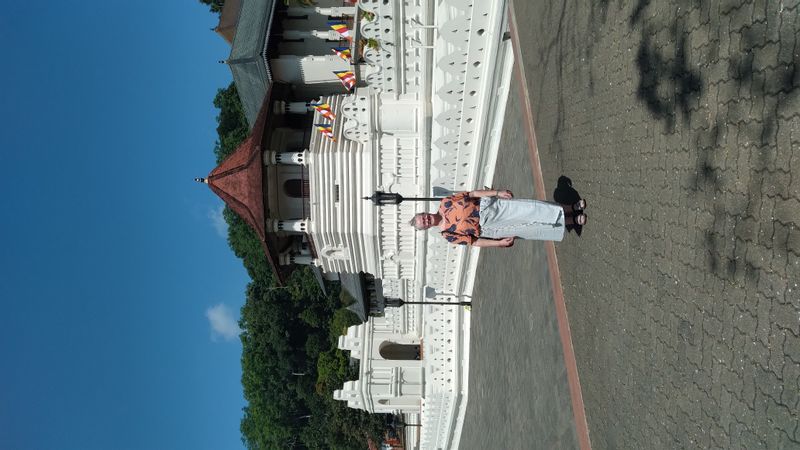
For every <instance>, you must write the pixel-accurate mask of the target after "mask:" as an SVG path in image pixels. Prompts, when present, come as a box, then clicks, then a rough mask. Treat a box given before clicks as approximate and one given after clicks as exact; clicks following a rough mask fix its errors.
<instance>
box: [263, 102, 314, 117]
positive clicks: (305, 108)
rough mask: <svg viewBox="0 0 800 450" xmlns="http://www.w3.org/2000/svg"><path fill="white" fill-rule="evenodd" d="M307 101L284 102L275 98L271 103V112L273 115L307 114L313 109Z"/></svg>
mask: <svg viewBox="0 0 800 450" xmlns="http://www.w3.org/2000/svg"><path fill="white" fill-rule="evenodd" d="M313 109H314V108H312V107H311V106H310V105H309V104H308V103H307V102H286V101H283V100H277V101H275V103H273V105H272V112H273V113H275V115H278V116H282V115H284V114H308V112H309V111H311V110H313Z"/></svg>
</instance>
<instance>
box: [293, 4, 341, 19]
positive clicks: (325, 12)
mask: <svg viewBox="0 0 800 450" xmlns="http://www.w3.org/2000/svg"><path fill="white" fill-rule="evenodd" d="M311 13H316V14H319V15H321V16H329V17H344V16H351V17H352V16H355V15H356V7H355V6H332V7H328V8H323V7H319V6H316V7H315V6H290V7H289V8H287V9H286V14H287V15H288V16H289V18H292V17H302V16H307V15H309V14H311Z"/></svg>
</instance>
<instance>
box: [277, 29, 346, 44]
mask: <svg viewBox="0 0 800 450" xmlns="http://www.w3.org/2000/svg"><path fill="white" fill-rule="evenodd" d="M283 39H284V40H286V41H289V42H291V41H299V40H302V39H326V40H329V41H339V40H341V39H342V36H341V35H340V34H339V33H338V32H336V31H334V30H285V31H284V32H283Z"/></svg>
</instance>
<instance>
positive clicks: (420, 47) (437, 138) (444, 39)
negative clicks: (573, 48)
mask: <svg viewBox="0 0 800 450" xmlns="http://www.w3.org/2000/svg"><path fill="white" fill-rule="evenodd" d="M358 7H359V8H361V9H363V10H365V11H369V12H372V13H374V15H375V20H373V21H371V22H365V21H362V22H361V24H360V26H359V32H360V34H361V36H363V37H365V38H372V39H375V40H377V41H378V43H379V46H380V48H379V49H368V50H367V51H366V52H365V55H364V59H365V60H366V63H367V64H366V67H363V68H362V69H361V72H362V73H363V80H364V81H366V83H367V87H364V88H360V89H358V91H357V92H356V93H355V94H354V95H351V96H349V97H347V98H344V99H342V100H341V101H340V108H341V114H342V116H341V117H343V118H344V120H343V121H341V124H340V125H339V127H341V128H339V129H337V133H339V135H340V136H342V137H344V138H347V140H350V141H351V142H356V143H358V144H359V145H360V147H359V149H360V150H359V151H360V152H362V153H363V154H364V155H365V159H364V162H363V164H364V165H363V166H362V168H368V170H367V171H365V172H362V173H361V175H362V177H364V178H363V179H361V180H353V183H354V184H356V185H358V186H359V189H360V192H358V193H354V194H353V195H358V196H359V197H361V196H366V195H370V194H371V193H372V192H373V191H374V190H383V191H387V192H398V193H401V194H402V195H404V196H425V197H427V196H430V195H431V193H432V189H433V187H436V186H438V187H443V188H446V189H450V190H454V191H459V190H470V189H475V188H480V187H482V186H483V185H484V184H491V181H492V173H493V168H494V160H495V158H496V151H497V144H498V139H499V135H500V130H501V127H502V118H503V111H504V105H505V98H506V96H507V94H508V83H509V77H510V72H511V62H512V57H511V51H510V44H508V43H504V42H503V41H502V35H503V32H504V31H505V23H504V20H505V2H504V1H484V2H480V1H474V0H442V1H438V2H432V1H427V0H405V1H399V0H362V1H360V2H359V3H358ZM337 121H338V119H337ZM340 189H341V186H340ZM361 202H362V203H361V206H360V207H359V208H358V210H359V213H358V214H357V215H356V217H357V218H359V219H360V220H362V230H363V233H362V234H361V235H358V236H356V235H353V239H352V240H351V241H350V242H352V244H350V245H352V247H350V248H351V249H352V252H353V253H354V254H364V255H368V256H366V257H365V259H364V260H363V263H364V264H365V265H363V266H358V265H351V266H348V267H349V270H353V271H355V270H363V268H366V267H369V269H370V270H369V271H370V272H371V273H373V274H375V276H376V277H379V278H382V279H383V288H384V295H385V296H386V297H400V298H403V299H405V300H421V299H425V298H426V297H425V295H424V293H425V289H426V288H428V290H429V291H430V288H433V290H434V291H435V295H433V296H432V297H428V300H431V301H433V300H435V301H452V300H454V299H458V300H463V299H468V298H469V294H471V291H472V283H473V280H474V275H475V269H476V265H477V257H478V249H469V248H466V247H460V246H452V245H449V244H448V243H447V242H446V241H445V240H444V239H441V238H439V237H438V236H435V235H434V232H431V233H418V232H415V231H414V230H413V229H412V228H410V227H408V226H407V225H405V224H406V222H408V220H409V218H410V217H411V216H412V215H413V214H414V213H416V212H419V211H423V210H433V209H435V208H436V205H434V204H426V203H410V202H406V203H403V204H401V205H399V206H385V207H382V208H375V207H373V206H372V205H371V204H369V203H367V202H365V201H363V200H361ZM312 226H313V225H312ZM320 230H321V229H320ZM429 236H430V239H429ZM314 239H315V241H316V240H317V237H316V235H315V237H314ZM323 239H324V238H323ZM358 239H362V241H361V242H363V243H364V245H363V248H362V247H359V248H358V250H357V251H356V250H355V248H356V247H357V246H358V244H357V243H356V241H358ZM367 241H369V243H366V242H367ZM370 255H371V257H372V258H373V260H372V262H368V259H369V258H370ZM353 259H357V257H356V256H354V257H353ZM321 264H322V265H323V266H325V264H326V263H325V262H322V263H321ZM330 267H333V265H331V266H330ZM336 267H339V268H341V267H344V265H341V264H340V265H338V266H336ZM390 310H391V308H389V309H387V313H386V317H384V318H380V319H378V318H372V319H370V321H369V322H367V323H365V324H362V325H359V326H356V327H352V328H351V330H348V336H347V337H344V338H343V339H342V340H341V341H340V348H343V349H346V350H350V351H351V354H352V355H353V356H354V357H359V358H361V377H360V378H359V380H355V381H352V382H348V383H347V384H346V385H345V386H344V387H343V389H342V390H341V391H338V393H337V398H339V399H341V400H347V401H348V403H349V404H350V405H351V406H354V407H360V408H362V409H366V410H368V411H374V412H379V411H401V412H404V413H414V414H417V413H418V414H419V420H420V421H421V424H422V427H421V428H419V429H414V430H412V431H411V433H412V434H414V433H419V435H418V436H417V437H418V439H419V447H420V448H426V449H427V448H431V449H438V448H456V447H457V446H458V442H459V436H460V433H461V426H462V425H463V415H464V412H465V407H466V402H467V379H468V367H469V312H466V311H465V310H464V309H463V308H461V307H451V306H434V305H426V306H424V307H420V306H418V305H407V306H404V307H403V308H399V309H394V310H392V311H390ZM401 323H405V324H407V327H406V328H397V327H398V326H399V325H398V324H401ZM398 330H403V331H402V333H398ZM382 333H389V334H382ZM387 337H391V338H393V339H400V338H401V337H404V338H411V337H413V338H415V339H418V340H419V342H420V343H421V347H422V360H421V361H420V362H419V364H420V366H419V369H420V370H421V377H422V380H423V386H422V392H421V395H420V401H419V407H418V409H415V408H416V406H412V405H411V404H409V403H403V402H406V401H408V400H409V399H410V398H411V397H404V398H403V400H402V401H401V400H399V399H398V400H397V402H400V403H392V400H391V399H395V398H396V397H391V398H389V397H385V396H386V395H389V394H392V395H394V394H396V393H397V392H404V388H403V386H404V383H405V379H406V378H405V377H404V374H405V373H406V372H404V370H405V369H407V368H408V369H410V368H411V367H412V366H413V368H414V369H417V368H418V367H417V366H416V365H414V364H411V365H409V363H410V362H409V361H402V362H397V361H392V362H391V364H394V366H392V370H397V371H396V372H392V375H387V373H388V372H386V373H384V372H381V370H384V369H386V367H384V364H386V363H387V362H386V361H384V360H382V359H381V358H380V357H379V356H380V355H378V357H376V356H375V352H374V349H375V346H376V345H379V344H380V342H383V341H384V340H385V339H386V338H387ZM415 363H416V361H415ZM398 364H400V365H399V366H398ZM409 373H410V372H409ZM377 375H380V376H381V377H383V378H380V377H377V378H376V376H377ZM387 376H388V377H389V378H388V379H389V380H391V381H390V382H387V381H386V379H385V377H387ZM409 379H411V378H409ZM386 383H388V384H389V385H390V386H395V388H394V389H396V391H391V389H390V390H389V391H388V392H389V393H388V394H387V392H386V391H385V385H386ZM410 386H411V385H410ZM354 395H355V397H353V396H354ZM382 395H383V397H382ZM376 398H380V399H383V400H386V402H385V403H383V404H377V405H376V402H375V399H376ZM387 408H388V409H387Z"/></svg>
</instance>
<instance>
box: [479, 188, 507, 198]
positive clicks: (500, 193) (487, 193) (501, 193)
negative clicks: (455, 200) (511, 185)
mask: <svg viewBox="0 0 800 450" xmlns="http://www.w3.org/2000/svg"><path fill="white" fill-rule="evenodd" d="M468 195H469V196H470V197H475V198H481V197H500V198H512V197H513V196H514V194H512V193H511V191H509V190H508V189H500V190H496V189H481V190H477V191H470V192H468Z"/></svg>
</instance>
